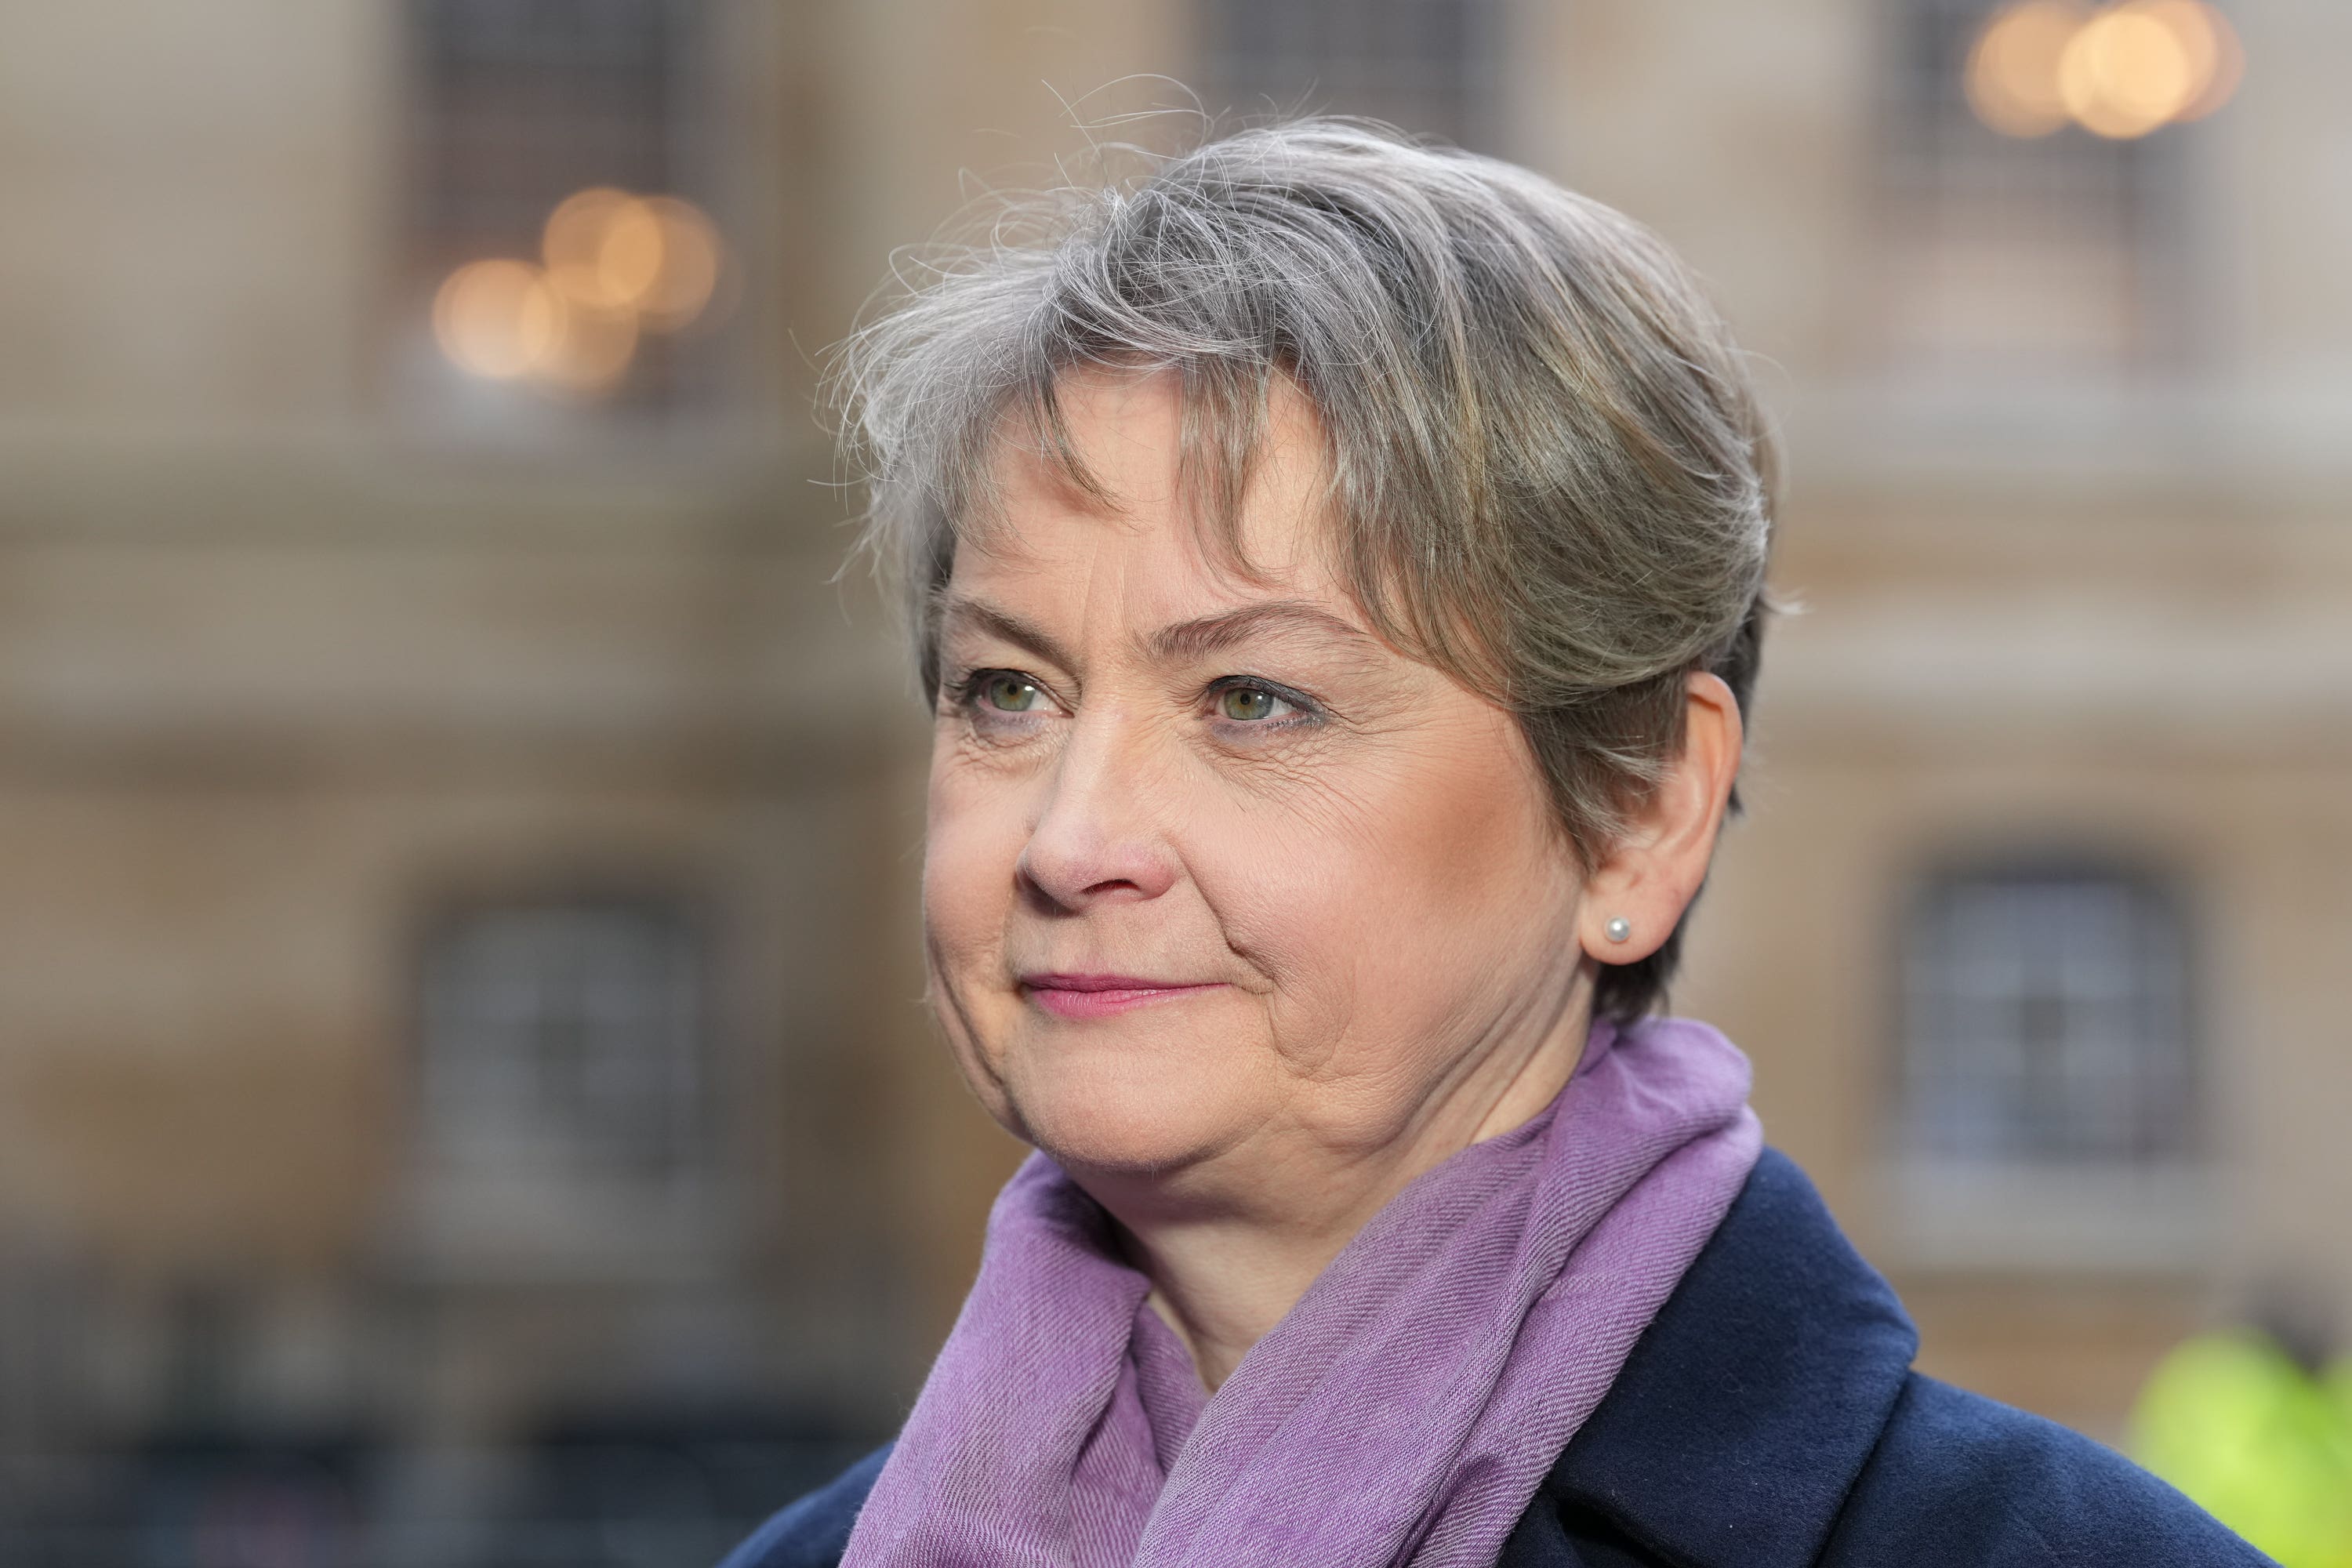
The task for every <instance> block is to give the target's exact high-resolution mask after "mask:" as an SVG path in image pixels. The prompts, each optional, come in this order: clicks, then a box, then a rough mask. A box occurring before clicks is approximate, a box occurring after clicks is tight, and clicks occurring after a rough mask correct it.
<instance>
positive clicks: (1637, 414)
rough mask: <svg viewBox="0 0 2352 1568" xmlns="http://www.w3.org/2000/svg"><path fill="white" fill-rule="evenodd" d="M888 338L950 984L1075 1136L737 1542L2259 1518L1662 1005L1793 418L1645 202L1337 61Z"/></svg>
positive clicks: (2103, 1532)
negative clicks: (915, 1371)
mask: <svg viewBox="0 0 2352 1568" xmlns="http://www.w3.org/2000/svg"><path fill="white" fill-rule="evenodd" d="M847 373H848V383H847V384H848V387H849V390H850V393H851V406H852V409H853V412H854V414H855V416H856V420H857V422H858V425H859V427H860V429H861V431H862V434H863V437H864V439H865V441H866V447H867V448H868V455H869V457H870V458H871V462H872V468H873V476H874V484H875V510H874V512H873V520H872V525H871V531H870V532H869V534H868V542H869V543H871V544H872V545H873V546H874V547H875V548H876V549H877V551H878V552H879V554H880V558H881V560H882V562H883V563H884V564H885V565H886V566H887V568H888V569H889V570H890V571H891V572H892V573H893V574H895V575H896V576H897V578H898V581H899V583H900V584H901V585H902V586H903V588H904V590H905V592H906V594H907V595H908V603H909V604H910V606H911V608H912V611H913V626H914V629H915V642H916V650H917V655H918V658H919V666H920V669H921V673H922V679H923V685H924V689H925V690H926V691H927V692H928V693H929V694H930V695H931V697H932V698H933V700H934V705H935V729H934V745H933V752H932V766H931V782H930V795H929V836H928V840H927V848H926V858H925V862H924V874H923V876H924V879H923V902H924V916H925V929H926V937H927V944H926V953H927V962H928V968H929V980H930V995H931V1000H932V1002H933V1005H934V1006H935V1008H936V1010H937V1013H938V1015H939V1017H940V1023H941V1026H942V1027H943V1030H944V1032H945V1034H946V1036H947V1038H948V1041H949V1044H950V1047H951V1048H952V1050H953V1053H954V1056H955V1058H956V1061H957V1064H958V1066H959V1067H960V1068H961V1069H962V1071H963V1073H964V1076H965V1077H966V1079H968V1080H969V1081H970V1083H971V1088H972V1089H973V1091H974V1092H975V1093H976V1094H977V1095H978V1096H979V1097H980V1099H981V1100H982V1103H983V1104H984V1105H985V1106H986V1107H987V1109H988V1110H989V1111H990V1113H991V1114H992V1115H993V1116H994V1117H995V1118H996V1119H997V1120H998V1121H1000V1122H1002V1123H1003V1125H1004V1126H1005V1127H1006V1128H1007V1129H1009V1130H1010V1131H1013V1133H1014V1134H1015V1135H1016V1136H1018V1137H1020V1138H1022V1139H1024V1140H1025V1141H1026V1142H1029V1143H1031V1144H1033V1145H1034V1146H1035V1149H1036V1151H1037V1152H1036V1153H1034V1155H1032V1156H1031V1158H1030V1159H1029V1161H1028V1162H1027V1163H1025V1164H1024V1166H1023V1167H1022V1169H1021V1171H1020V1172H1019V1173H1017V1174H1016V1175H1015V1176H1014V1177H1013V1181H1012V1182H1011V1183H1010V1184H1008V1185H1007V1187H1006V1188H1005V1190H1004V1193H1003V1195H1002V1196H1001V1197H1000V1198H999V1200H998V1202H997V1205H996V1208H995V1211H994V1214H993V1215H992V1218H991V1221H990V1226H989V1235H988V1243H987V1248H986V1253H985V1257H984V1260H983V1262H982V1266H981V1270H980V1276H979V1279H977V1281H976V1282H975V1283H974V1285H973V1287H972V1289H971V1297H970V1299H969V1300H967V1302H966V1303H965V1307H964V1310H963V1313H962V1315H961V1319H960V1320H959V1321H958V1322H957V1324H956V1327H955V1330H954V1331H953V1333H952V1334H951V1335H950V1338H949V1341H948V1342H947V1345H946V1346H945V1348H944V1349H943V1350H942V1352H940V1358H939V1361H938V1363H937V1364H936V1365H935V1367H934V1368H933V1371H932V1373H931V1375H930V1378H929V1381H928V1383H927V1384H926V1385H925V1387H924V1389H923V1392H922V1394H921V1397H920V1398H919V1400H918V1402H917V1403H916V1405H915V1407H914V1410H913V1412H912V1413H911V1415H909V1416H908V1420H907V1423H906V1426H905V1428H904V1430H903V1432H902V1433H901V1435H900V1436H899V1438H898V1441H897V1443H896V1444H895V1445H894V1446H892V1447H889V1448H887V1449H885V1450H884V1451H882V1452H881V1453H878V1454H877V1455H875V1456H873V1457H872V1458H869V1459H867V1460H866V1462H864V1463H863V1464H860V1465H858V1466H857V1467H856V1468H853V1469H851V1470H850V1471H849V1472H848V1473H847V1474H845V1475H844V1476H843V1477H842V1478H841V1479H838V1480H837V1481H835V1483H834V1484H833V1485H831V1486H830V1487H828V1488H826V1489H824V1490H823V1491H821V1492H818V1493H816V1494H814V1496H812V1497H810V1498H807V1499H804V1500H802V1501H801V1502H799V1503H797V1504H795V1505H794V1506H793V1508H791V1509H788V1510H785V1511H784V1512H783V1513H782V1514H781V1515H779V1516H778V1517H777V1518H776V1519H775V1520H773V1521H771V1522H770V1523H769V1525H768V1526H767V1527H766V1528H765V1529H764V1530H762V1531H761V1533H760V1534H759V1535H758V1536H756V1537H755V1538H754V1539H753V1540H752V1541H751V1542H746V1543H745V1545H744V1546H743V1548H742V1549H741V1550H740V1551H739V1552H737V1554H736V1555H735V1556H734V1557H733V1558H732V1559H731V1560H730V1563H732V1564H735V1565H737V1568H751V1565H757V1568H784V1565H787V1564H790V1565H799V1564H813V1563H835V1562H841V1563H848V1564H853V1565H859V1568H863V1565H869V1564H870V1565H877V1568H878V1565H884V1564H890V1565H898V1564H945V1563H953V1564H963V1565H972V1568H996V1565H1000V1564H1002V1565H1013V1564H1039V1563H1045V1564H1065V1563H1066V1564H1081V1565H1087V1568H1093V1565H1097V1564H1119V1565H1125V1564H1129V1563H1134V1564H1151V1565H1160V1564H1172V1563H1199V1564H1260V1563H1263V1564H1387V1563H1400V1564H1403V1563H1410V1564H1413V1565H1415V1568H1426V1565H1433V1564H1465V1565H1466V1564H1481V1565H1483V1564H1488V1563H1508V1564H1537V1563H1554V1564H1568V1563H1581V1564H1594V1565H1598V1564H1627V1563H1643V1564H1648V1563H1658V1564H1665V1563H1672V1564H1676V1565H1682V1568H1692V1565H1715V1564H1722V1565H1724V1568H1731V1565H1733V1564H1738V1565H1739V1568H1769V1565H1773V1564H1792V1565H1793V1564H1801V1563H1832V1564H1876V1563H1893V1562H1902V1563H1906V1564H1921V1563H2118V1564H2121V1563H2132V1564H2136V1565H2137V1564H2147V1563H2258V1562H2261V1561H2263V1559H2262V1558H2260V1557H2259V1556H2258V1555H2257V1554H2255V1553H2254V1552H2252V1551H2251V1550H2250V1549H2248V1548H2246V1547H2244V1546H2243V1545H2242V1544H2241V1543H2239V1542H2236V1541H2235V1540H2234V1539H2233V1538H2232V1537H2231V1536H2230V1535H2229V1534H2228V1533H2227V1532H2226V1531H2223V1530H2221V1528H2220V1527H2219V1526H2217V1525H2215V1524H2214V1523H2213V1522H2212V1521H2210V1520H2209V1519H2207V1518H2206V1517H2205V1516H2204V1515H2202V1514H2201V1513H2200V1512H2199V1511H2198V1510H2196V1509H2194V1508H2193V1507H2192V1506H2190V1505H2189V1503H2187V1502H2186V1501H2185V1500H2182V1499H2181V1498H2180V1497H2179V1496H2178V1495H2177V1494H2175V1493H2173V1492H2171V1491H2169V1490H2168V1489H2166V1488H2164V1487H2163V1486H2162V1485H2161V1484H2159V1483H2158V1482H2156V1481H2154V1480H2153V1479H2150V1478H2148V1477H2147V1476H2145V1475H2144V1474H2142V1473H2141V1472H2139V1471H2137V1470H2136V1469H2134V1468H2131V1467H2130V1466H2129V1465H2127V1464H2126V1463H2125V1462H2124V1461H2123V1460H2121V1459H2119V1458H2116V1457H2115V1456H2114V1455H2112V1454H2110V1453H2108V1452H2107V1451H2106V1450H2105V1449H2103V1448H2100V1447H2097V1446H2095V1445H2094V1444H2092V1443H2090V1442H2088V1441H2086V1440H2084V1439H2082V1438H2080V1437H2077V1436H2074V1435H2072V1434H2070V1433H2067V1432H2065V1431H2063V1430H2062V1429H2060V1428H2057V1427H2054V1426H2049V1425H2047V1424H2045V1423H2042V1422H2040V1421H2037V1420H2035V1419H2033V1418H2032V1417H2029V1416H2026V1415H2021V1414H2020V1413H2018V1412H2015V1411H2011V1410H2008V1409H2005V1408H2003V1407H2000V1406H1998V1405H1992V1404H1990V1403H1988V1402H1986V1401H1983V1400H1980V1399H1978V1398H1975V1397H1973V1396H1971V1395H1968V1394H1961V1393H1958V1392H1957V1391H1955V1390H1952V1389H1949V1388H1947V1387H1945V1386H1943V1385H1941V1384H1936V1383H1933V1382H1931V1381H1929V1380H1927V1379H1924V1378H1921V1377H1919V1376H1917V1375H1916V1374H1915V1373H1911V1372H1910V1370H1909V1364H1908V1363H1909V1360H1910V1355H1911V1352H1912V1350H1913V1347H1914V1344H1915V1336H1914V1334H1913V1331H1912V1330H1911V1327H1910V1325H1909V1323H1908V1321H1906V1319H1905V1317H1904V1316H1903V1314H1902V1310H1901V1309H1900V1307H1899V1306H1898V1305H1897V1304H1896V1302H1895V1300H1894V1298H1893V1297H1892V1295H1891V1294H1890V1293H1889V1292H1888V1290H1887V1289H1886V1287H1885V1284H1884V1283H1883V1282H1882V1281H1881V1280H1880V1279H1878V1278H1877V1277H1876V1276H1875V1275H1874V1274H1873V1273H1872V1272H1871V1271H1870V1270H1869V1269H1868V1268H1867V1267H1866V1266H1864V1264H1863V1263H1862V1262H1861V1260H1860V1259H1859V1258H1856V1257H1855V1256H1854V1255H1853V1252H1852V1251H1851V1250H1850V1249H1849V1248H1848V1247H1846V1245H1845V1244H1844V1242H1843V1239H1842V1238H1841V1237H1839V1236H1838V1234H1837V1232H1836V1230H1835V1229H1834V1227H1833V1226H1832V1225H1831V1223H1830V1221H1829V1219H1828V1217H1827V1215H1826V1214H1825V1213H1824V1212H1823V1210H1822V1207H1821V1205H1820V1203H1819V1202H1818V1200H1817V1199H1816V1198H1815V1196H1814V1195H1813V1193H1812V1191H1811V1187H1810V1186H1809V1185H1808V1184H1806V1182H1805V1180H1804V1178H1803V1177H1802V1176H1801V1174H1800V1173H1798V1172H1797V1171H1796V1170H1795V1168H1794V1167H1792V1166H1791V1165H1790V1164H1789V1163H1788V1162H1787V1161H1786V1160H1784V1159H1782V1158H1781V1157H1780V1156H1778V1155H1776V1154H1772V1153H1769V1152H1763V1151H1762V1143H1761V1135H1760V1131H1759V1126H1758V1123H1757V1121H1756V1119H1755V1117H1754V1116H1753V1114H1752V1113H1750V1112H1749V1110H1748V1108H1747V1103H1746V1102H1747V1090H1748V1064H1747V1061H1746V1059H1745V1058H1743V1057H1742V1056H1741V1055H1740V1054H1739V1053H1738V1051H1737V1050H1736V1049H1735V1048H1733V1047H1732V1046H1731V1045H1730V1044H1729V1042H1727V1041H1726V1040H1725V1039H1724V1038H1723V1037H1722V1036H1720V1035H1719V1034H1717V1032H1716V1031H1714V1030H1712V1029H1710V1028H1708V1027H1706V1026H1705V1025H1702V1024H1698V1023H1696V1022H1691V1021H1686V1020H1679V1019H1668V1018H1663V1017H1659V1016H1654V1009H1655V1008H1656V1007H1657V1005H1659V1003H1660V1001H1661V998H1662V995H1663V993H1664V986H1665V984H1666V982H1667V980H1668V979H1669V978H1670V976H1671V975H1672V973H1673V971H1674V966H1675V954H1676V946H1677V942H1676V938H1677V933H1678V932H1679V931H1680V927H1681V922H1682V920H1683V918H1684V916H1685V912H1686V910H1688V908H1689V906H1690V903H1691V900H1693V898H1695V897H1696V894H1697V892H1698V889H1699V887H1700V885H1701V883H1702V882H1703V881H1704V880H1705V879H1706V869H1707V862H1708V858H1709V855H1710V854H1711V852H1712V850H1713V848H1714V845H1715V841H1716V836H1717V831H1718V829H1719V827H1720V826H1721V825H1722V822H1723V819H1724V817H1725V816H1726V814H1727V811H1728V810H1730V809H1733V808H1734V804H1735V796H1734V789H1733V785H1734V781H1735V777H1736V775H1737V773H1738V766H1739V759H1740V743H1741V733H1742V723H1743V710H1744V709H1745V707H1746V705H1747V702H1748V694H1749V690H1750V688H1751V685H1752V683H1753V680H1754V679H1755V674H1756V667H1757V655H1758V647H1759V634H1760V628H1761V620H1762V616H1763V615H1764V612H1765V609H1766V600H1765V595H1764V587H1763V583H1764V568H1765V558H1766V551H1767V544H1768V541H1769V480H1770V468H1771V464H1770V458H1769V442H1768V438H1767V435H1766V431H1765V427H1764V424H1763V421H1762V418H1761V416H1760V415H1759V412H1758V409H1757V406H1756V404H1755V401H1754V398H1753V396H1752V395H1751V392H1750V390H1749V388H1748V384H1747V381H1746V379H1745V376H1744V374H1743V370H1742V366H1741V362H1740V360H1739V357H1738V353H1737V351H1736V350H1735V349H1734V348H1733V346H1732V344H1731V342H1729V340H1728V338H1727V335H1726V333H1725V331H1724V329H1723V328H1722V326H1721V324H1720V323H1719V321H1717V319H1716V317H1715V316H1714V315H1713V314H1712V313H1711V311H1710V310H1708V309H1707V307H1706V304H1705V303H1704V302H1703V300H1701V298H1700V297H1699V295H1698V293H1697V291H1696V289H1695V288H1694V286H1693V284H1692V282H1691V280H1690V279H1689V278H1688V276H1687V275H1686V274H1685V271H1684V270H1683V268H1681V267H1680V266H1679V265H1678V264H1677V263H1676V262H1675V259H1674V258H1672V257H1671V256H1670V255H1669V254H1667V252H1666V251H1665V250H1664V248H1663V247H1661V246H1660V245H1659V244H1658V242H1657V241H1656V240H1655V239H1654V238H1653V237H1651V236H1649V235H1648V234H1647V233H1646V232H1644V231H1643V230H1642V229H1641V228H1639V227H1638V226H1635V225H1633V224H1632V223H1631V222H1629V221H1627V220H1626V219H1625V218H1623V217H1622V216H1618V215H1617V214H1615V213H1613V212H1611V211H1609V210H1608V209H1606V208H1604V207H1601V206H1600V205H1596V204H1594V203H1591V202H1589V201H1586V200H1584V199H1582V198H1580V197H1578V196H1575V195H1570V194H1569V193H1567V192H1565V191H1562V190H1560V189H1559V188H1558V187H1556V186H1554V185H1551V184H1548V183H1546V182H1545V181H1543V180H1540V179H1538V178H1537V177H1536V176H1534V175H1532V174H1528V173H1527V172H1525V171H1523V170H1520V169H1517V168H1513V167H1510V166H1508V165H1506V164H1502V163H1495V162H1492V161H1489V160H1486V159H1481V158H1475V157H1471V156H1467V155H1465V154H1462V153H1453V152H1445V151H1437V150H1432V149H1428V148H1423V147H1419V146H1415V145H1412V144H1409V143H1406V142H1402V141H1399V140H1395V139H1392V138H1391V137H1390V136H1388V135H1387V134H1385V133H1383V132H1380V131H1378V130H1377V129H1373V128H1367V127H1363V126H1360V125H1356V124H1352V123H1349V122H1343V121H1299V122H1295V123H1291V124H1287V125H1283V126H1278V127H1274V128H1270V129H1262V130H1256V131H1253V132H1246V133H1244V134H1241V135H1237V136H1234V137H1231V138H1229V139H1227V140H1224V141H1221V142H1214V143H1212V144H1210V145H1207V146H1204V147H1202V148H1201V149H1199V150H1198V151H1196V152H1194V153H1191V154H1189V155H1187V156H1184V157H1181V158H1179V159H1176V160H1174V161H1172V162H1171V163H1166V164H1164V165H1162V166H1160V168H1159V169H1158V170H1157V171H1156V172H1155V173H1154V174H1152V175H1151V176H1150V178H1149V179H1148V180H1145V181H1143V182H1142V183H1140V184H1138V185H1136V186H1134V187H1132V188H1130V189H1127V190H1124V191H1119V192H1103V193H1096V194H1093V195H1085V196H1075V195H1074V196H1073V197H1072V199H1071V200H1070V201H1069V202H1068V203H1067V205H1064V206H1063V207H1061V208H1059V209H1058V210H1057V211H1056V212H1055V213H1054V214H1052V215H1050V216H1049V218H1048V222H1047V224H1046V226H1045V230H1044V231H1043V232H1042V233H1041V234H1039V235H1038V236H1037V237H1035V240H1034V243H1028V244H1015V243H1011V242H1007V241H1000V242H999V243H997V244H994V245H992V247H988V248H987V249H986V250H984V251H982V252H981V253H977V254H975V255H974V256H972V257H971V258H970V260H969V262H968V263H967V264H965V265H962V266H959V267H951V268H948V269H947V270H946V271H945V272H943V273H942V274H940V276H938V277H937V278H936V279H935V280H933V281H932V282H931V283H930V284H929V286H927V287H926V288H924V289H920V290H919V291H918V292H916V293H915V294H914V295H913V296H912V297H911V298H910V299H909V300H906V301H905V302H903V303H902V304H901V305H899V306H898V308H897V309H896V310H893V311H892V312H891V313H890V314H889V315H887V317H885V318H884V319H883V320H881V321H879V322H878V323H877V324H876V325H874V326H872V327H869V328H868V329H866V331H864V332H862V333H861V334H860V335H859V336H858V337H857V338H856V339H855V340H854V341H853V342H852V343H851V345H850V348H849V351H848V359H847Z"/></svg>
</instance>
